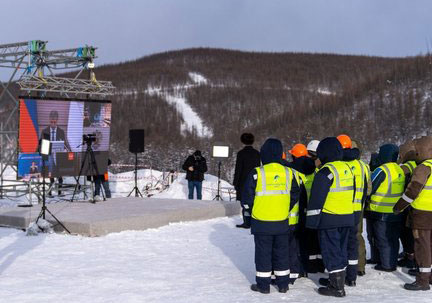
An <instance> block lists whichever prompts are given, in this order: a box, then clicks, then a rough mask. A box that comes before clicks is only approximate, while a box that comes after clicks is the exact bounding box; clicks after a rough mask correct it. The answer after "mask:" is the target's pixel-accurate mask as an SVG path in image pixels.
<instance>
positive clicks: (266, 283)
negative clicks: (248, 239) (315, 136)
mask: <svg viewBox="0 0 432 303" xmlns="http://www.w3.org/2000/svg"><path fill="white" fill-rule="evenodd" d="M241 141H242V142H243V143H244V144H245V145H246V147H245V148H244V149H243V150H242V151H240V152H239V153H238V155H237V163H236V170H235V177H234V186H235V188H236V191H237V193H238V200H240V202H241V205H242V209H243V219H244V222H243V224H239V225H237V227H241V228H251V233H252V234H253V236H254V242H255V265H256V284H252V285H251V289H252V290H253V291H257V292H260V293H263V294H267V293H269V292H270V285H271V284H275V285H276V286H277V289H278V291H279V292H281V293H285V292H287V291H288V289H289V284H294V281H295V280H296V279H297V278H299V277H307V276H308V273H316V272H324V271H325V270H326V271H327V272H328V274H329V276H328V278H321V279H319V283H320V284H321V285H322V287H320V288H319V289H318V293H319V294H321V295H325V296H334V297H343V296H345V289H344V287H345V285H347V286H351V287H353V286H356V280H357V276H358V275H359V276H363V275H365V274H366V272H365V264H366V263H371V264H375V266H374V269H375V270H379V271H384V272H392V271H395V270H396V268H397V266H398V265H399V266H405V267H408V268H411V269H410V271H409V273H410V274H412V275H415V276H416V279H415V281H414V282H413V283H406V284H405V285H404V288H405V289H407V290H429V289H430V285H429V284H432V276H431V251H432V137H428V136H425V137H421V138H419V139H415V140H410V141H408V142H406V143H404V144H402V145H401V146H400V147H398V146H396V145H394V144H385V145H383V146H381V147H380V149H379V153H377V154H372V156H371V161H370V163H369V165H367V164H366V163H365V162H363V161H362V160H361V159H360V150H359V148H358V146H357V144H356V142H354V141H352V140H351V138H350V137H349V136H347V135H339V136H338V137H327V138H325V139H323V140H321V141H318V140H312V141H311V142H309V144H307V146H305V145H303V144H296V145H294V147H293V148H292V149H291V150H289V153H290V154H291V157H292V161H288V160H287V159H286V157H285V154H284V152H283V147H282V143H281V141H280V140H278V139H275V138H269V139H267V140H266V141H265V143H264V144H263V145H262V147H261V149H260V152H258V151H256V150H255V149H253V147H252V144H253V142H254V137H253V135H252V134H243V135H242V137H241ZM363 217H364V218H366V230H367V238H368V241H369V243H370V247H371V258H370V259H369V260H366V249H365V242H364V239H363V237H362V231H363ZM400 240H401V242H402V244H403V249H404V250H403V253H402V254H399V241H400ZM273 278H274V279H273Z"/></svg>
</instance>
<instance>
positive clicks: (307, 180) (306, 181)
mask: <svg viewBox="0 0 432 303" xmlns="http://www.w3.org/2000/svg"><path fill="white" fill-rule="evenodd" d="M299 176H300V178H301V179H302V181H303V185H304V187H305V189H306V196H307V201H306V203H308V202H309V199H310V194H311V189H312V183H313V180H314V178H315V173H312V174H309V175H305V174H302V173H300V172H299Z"/></svg>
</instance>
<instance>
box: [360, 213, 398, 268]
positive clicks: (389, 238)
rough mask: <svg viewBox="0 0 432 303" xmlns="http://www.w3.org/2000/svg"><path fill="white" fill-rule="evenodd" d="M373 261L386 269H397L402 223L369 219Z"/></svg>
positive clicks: (368, 230) (368, 228)
mask: <svg viewBox="0 0 432 303" xmlns="http://www.w3.org/2000/svg"><path fill="white" fill-rule="evenodd" d="M366 223H367V233H368V240H369V243H370V246H371V259H372V261H374V262H376V263H378V264H381V266H382V267H383V268H384V269H395V268H396V266H397V260H398V254H399V235H400V227H401V224H400V222H388V221H380V220H372V219H367V221H366Z"/></svg>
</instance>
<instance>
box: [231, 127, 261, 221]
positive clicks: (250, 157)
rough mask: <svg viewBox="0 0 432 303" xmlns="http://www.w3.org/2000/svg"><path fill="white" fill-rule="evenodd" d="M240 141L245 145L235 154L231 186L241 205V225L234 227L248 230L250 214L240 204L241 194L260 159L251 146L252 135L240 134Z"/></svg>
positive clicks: (252, 141)
mask: <svg viewBox="0 0 432 303" xmlns="http://www.w3.org/2000/svg"><path fill="white" fill-rule="evenodd" d="M240 141H241V142H242V143H243V144H244V145H245V147H244V148H243V149H242V150H240V151H239V152H238V153H237V159H236V165H235V172H234V182H233V185H234V188H235V190H236V198H237V201H240V204H241V205H242V216H243V223H242V224H237V225H236V227H239V228H250V224H251V223H250V221H251V214H250V211H249V210H246V209H245V208H244V207H243V204H242V202H241V201H242V197H241V192H242V190H243V187H244V184H245V182H246V178H247V176H248V175H249V173H250V172H251V171H252V170H253V169H254V168H255V167H258V166H260V163H261V159H260V154H259V151H257V150H256V149H255V148H253V147H252V144H253V143H254V141H255V138H254V135H253V134H250V133H244V134H242V135H241V136H240Z"/></svg>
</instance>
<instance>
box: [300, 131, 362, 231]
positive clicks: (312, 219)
mask: <svg viewBox="0 0 432 303" xmlns="http://www.w3.org/2000/svg"><path fill="white" fill-rule="evenodd" d="M317 155H318V158H319V159H320V160H321V163H322V165H325V164H326V163H329V162H334V161H342V159H343V150H342V146H341V145H340V143H339V141H338V139H336V138H335V137H329V138H325V139H324V140H322V141H321V142H320V144H319V145H318V149H317ZM333 182H334V177H333V174H332V172H331V171H330V169H328V168H327V167H324V168H321V169H320V170H319V171H318V173H317V174H316V175H315V178H314V181H313V183H312V189H311V198H310V201H309V204H308V209H307V210H308V213H307V216H306V227H307V228H312V229H329V228H337V227H350V226H354V214H349V215H333V214H329V213H325V212H322V211H321V210H322V208H323V206H324V204H325V201H326V199H327V195H328V193H329V190H330V186H331V185H332V184H333ZM354 194H355V192H354ZM353 199H354V196H353ZM316 212H318V213H316Z"/></svg>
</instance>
